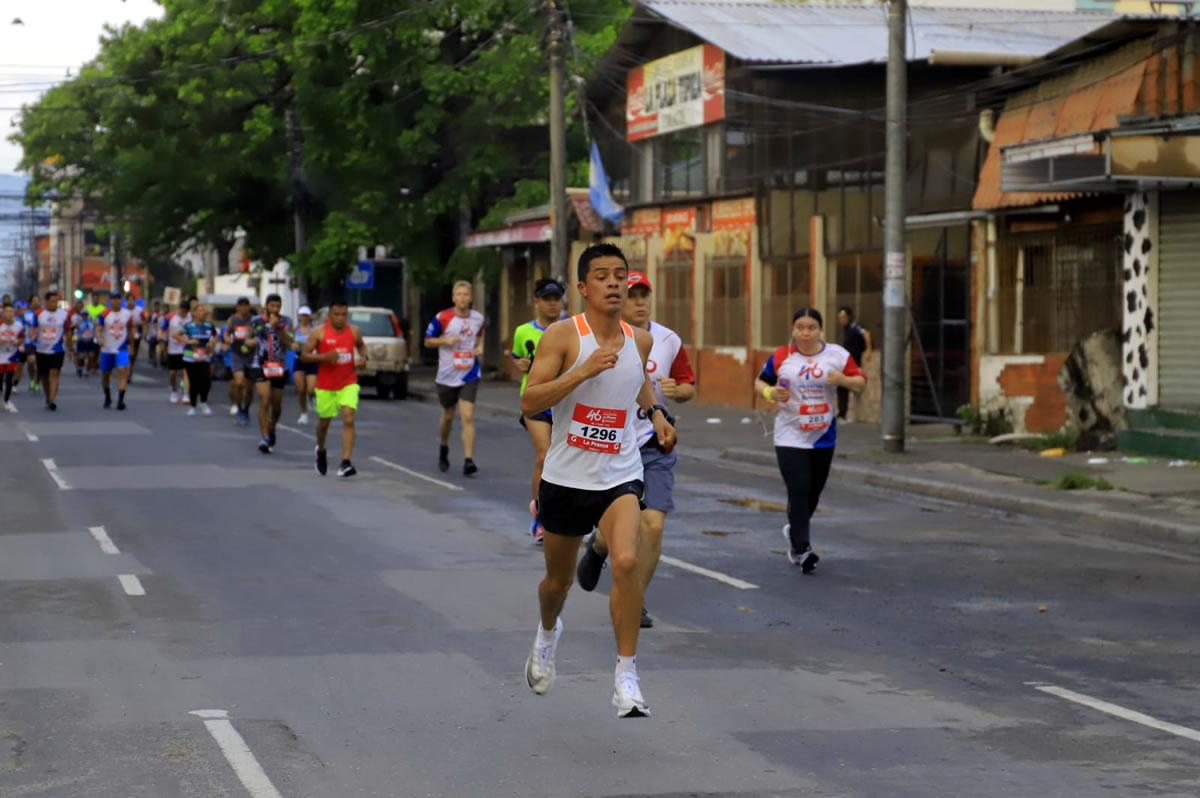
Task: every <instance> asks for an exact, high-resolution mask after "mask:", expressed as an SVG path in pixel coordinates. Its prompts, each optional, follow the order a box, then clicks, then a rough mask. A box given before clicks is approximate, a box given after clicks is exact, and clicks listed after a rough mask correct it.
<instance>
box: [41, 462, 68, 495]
mask: <svg viewBox="0 0 1200 798" xmlns="http://www.w3.org/2000/svg"><path fill="white" fill-rule="evenodd" d="M42 465H43V466H45V467H46V471H47V472H48V473H49V474H50V478H51V479H53V480H54V483H55V484H56V485H58V489H59V490H71V483H70V482H67V481H66V480H65V479H63V477H62V474H60V473H58V466H57V465H55V464H54V460H52V459H51V458H49V457H47V458H45V459H43V460H42Z"/></svg>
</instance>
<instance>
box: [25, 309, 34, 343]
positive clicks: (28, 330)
mask: <svg viewBox="0 0 1200 798" xmlns="http://www.w3.org/2000/svg"><path fill="white" fill-rule="evenodd" d="M37 317H38V314H37V312H36V311H34V310H32V309H26V310H25V311H24V312H22V313H21V324H22V325H23V326H24V328H25V343H26V344H35V343H37Z"/></svg>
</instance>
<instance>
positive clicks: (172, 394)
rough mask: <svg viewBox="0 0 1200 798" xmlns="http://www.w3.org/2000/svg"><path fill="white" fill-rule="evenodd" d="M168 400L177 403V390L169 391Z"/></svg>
mask: <svg viewBox="0 0 1200 798" xmlns="http://www.w3.org/2000/svg"><path fill="white" fill-rule="evenodd" d="M170 401H171V404H173V405H177V404H179V392H178V391H171V399H170Z"/></svg>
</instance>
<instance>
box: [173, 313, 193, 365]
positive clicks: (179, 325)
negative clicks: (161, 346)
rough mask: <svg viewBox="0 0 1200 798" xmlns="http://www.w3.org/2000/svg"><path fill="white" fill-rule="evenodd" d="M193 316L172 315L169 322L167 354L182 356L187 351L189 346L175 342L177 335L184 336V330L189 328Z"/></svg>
mask: <svg viewBox="0 0 1200 798" xmlns="http://www.w3.org/2000/svg"><path fill="white" fill-rule="evenodd" d="M191 318H192V316H191V314H190V313H189V314H188V315H186V316H184V315H183V314H181V313H172V314H171V316H170V318H169V320H168V321H167V354H168V355H182V354H183V350H185V349H187V344H185V343H180V342H179V341H176V340H175V335H176V334H177V333H178V334H179V335H183V329H184V328H185V327H187V325H188V322H189V321H191Z"/></svg>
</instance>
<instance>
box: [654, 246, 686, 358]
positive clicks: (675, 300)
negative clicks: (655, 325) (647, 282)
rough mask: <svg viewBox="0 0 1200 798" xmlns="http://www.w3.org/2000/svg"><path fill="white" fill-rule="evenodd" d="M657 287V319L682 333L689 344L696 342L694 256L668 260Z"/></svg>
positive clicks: (680, 335) (663, 264)
mask: <svg viewBox="0 0 1200 798" xmlns="http://www.w3.org/2000/svg"><path fill="white" fill-rule="evenodd" d="M656 282H657V284H656V285H655V286H654V294H655V295H656V297H655V298H656V301H657V308H656V309H655V312H654V318H655V319H656V320H657V321H658V322H659V323H660V324H665V325H666V326H667V327H670V328H671V329H672V330H674V331H675V332H677V333H679V337H680V339H682V340H683V342H684V343H685V344H691V343H694V342H695V337H694V335H693V332H692V305H693V304H694V303H693V301H692V300H693V294H694V290H693V285H692V256H691V253H689V254H688V255H687V256H686V257H682V258H679V257H676V258H666V259H664V260H663V261H662V263H661V264H660V265H659V267H658V279H657V281H656Z"/></svg>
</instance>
